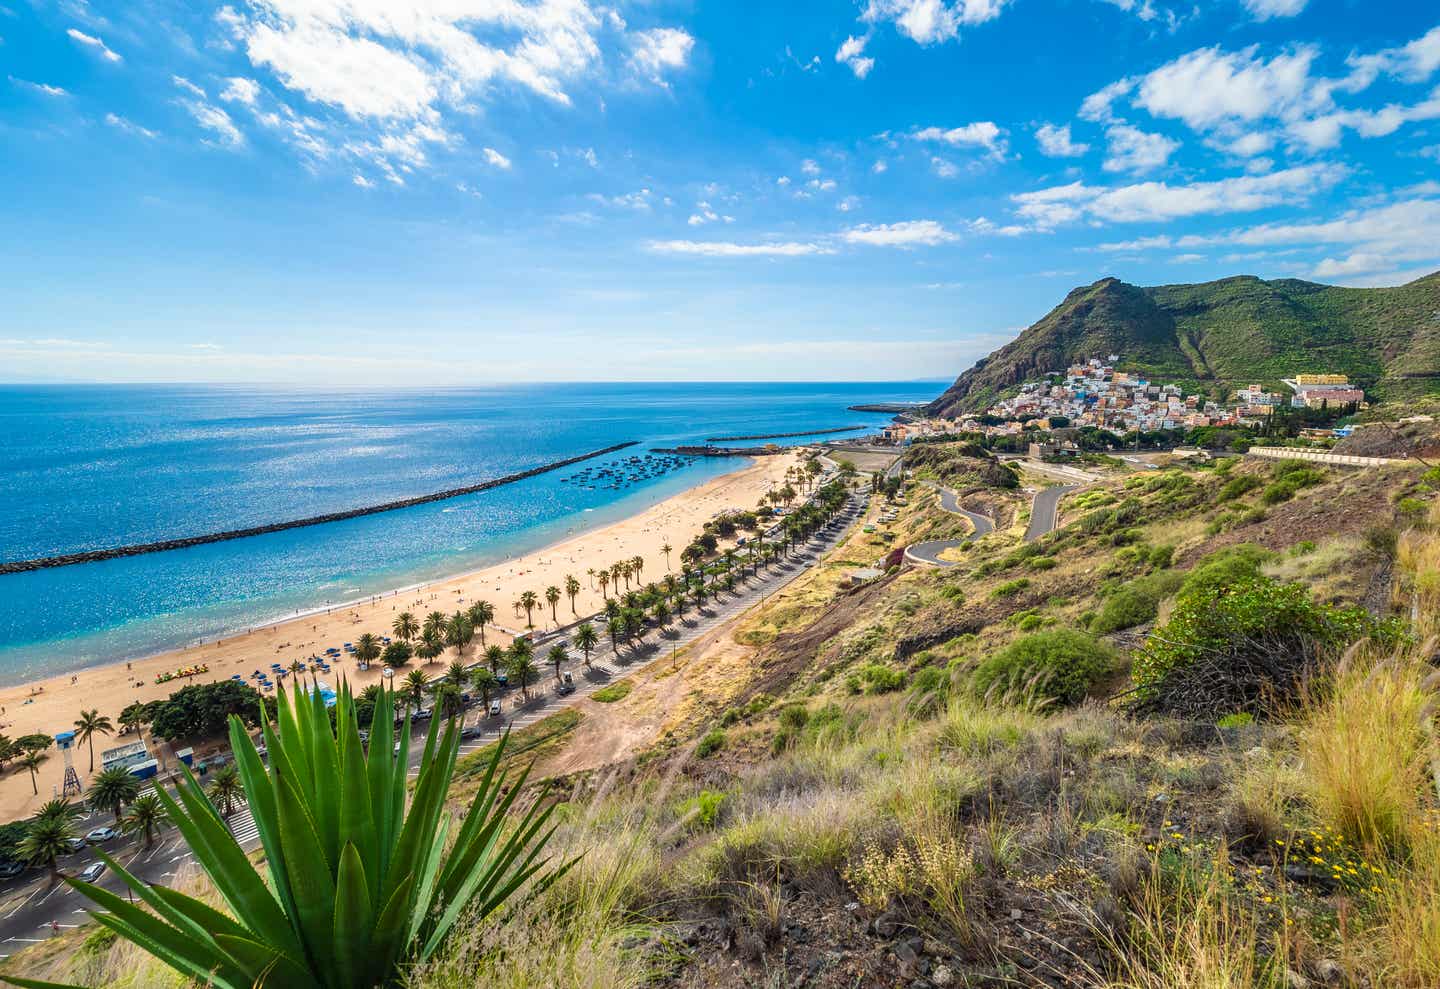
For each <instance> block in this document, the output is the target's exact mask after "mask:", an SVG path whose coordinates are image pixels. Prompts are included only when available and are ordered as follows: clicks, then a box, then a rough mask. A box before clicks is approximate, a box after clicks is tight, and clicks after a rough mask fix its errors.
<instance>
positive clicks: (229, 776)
mask: <svg viewBox="0 0 1440 989" xmlns="http://www.w3.org/2000/svg"><path fill="white" fill-rule="evenodd" d="M374 686H379V685H378V684H375V685H374ZM367 689H368V688H367ZM244 795H245V784H244V783H243V782H242V781H241V779H240V770H239V768H238V767H236V765H235V764H234V763H233V762H230V763H226V764H225V765H223V766H221V767H220V768H219V769H217V770H215V775H214V776H212V777H211V778H210V802H211V803H212V804H214V805H215V806H216V807H218V808H219V809H220V814H221V816H222V817H229V816H230V815H231V814H233V813H235V801H237V800H239V799H240V798H241V797H243V796H244Z"/></svg>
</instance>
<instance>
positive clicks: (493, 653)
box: [485, 646, 505, 676]
mask: <svg viewBox="0 0 1440 989" xmlns="http://www.w3.org/2000/svg"><path fill="white" fill-rule="evenodd" d="M485 662H487V663H489V664H490V674H491V675H492V676H498V675H499V674H500V664H501V663H503V662H505V649H504V647H502V646H489V647H487V648H486V649H485Z"/></svg>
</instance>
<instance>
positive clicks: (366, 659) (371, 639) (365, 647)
mask: <svg viewBox="0 0 1440 989" xmlns="http://www.w3.org/2000/svg"><path fill="white" fill-rule="evenodd" d="M379 658H380V639H379V637H378V636H376V635H375V634H374V633H372V632H366V633H365V634H364V635H362V636H360V638H358V639H356V640H355V662H356V663H357V664H359V666H360V669H362V670H363V669H366V668H367V667H368V666H369V665H370V664H371V662H373V661H374V660H377V659H379Z"/></svg>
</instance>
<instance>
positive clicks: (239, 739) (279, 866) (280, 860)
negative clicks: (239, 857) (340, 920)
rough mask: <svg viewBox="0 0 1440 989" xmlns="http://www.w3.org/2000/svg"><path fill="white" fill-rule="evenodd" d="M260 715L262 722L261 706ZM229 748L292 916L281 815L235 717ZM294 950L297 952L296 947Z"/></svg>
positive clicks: (266, 732)
mask: <svg viewBox="0 0 1440 989" xmlns="http://www.w3.org/2000/svg"><path fill="white" fill-rule="evenodd" d="M260 715H261V718H262V720H263V718H264V716H265V711H264V705H263V704H262V705H261V712H260ZM262 731H263V732H264V735H263V737H265V738H271V737H272V736H271V733H270V731H269V725H268V724H267V725H266V726H265V727H264V729H262ZM230 748H231V751H233V752H234V753H235V762H236V764H237V765H238V766H239V768H240V778H241V780H242V781H243V782H244V784H245V799H246V801H247V802H248V803H249V804H250V814H251V816H252V817H254V819H255V828H256V830H257V831H258V832H259V834H260V845H261V847H262V848H264V849H265V861H266V863H267V867H268V870H269V873H270V878H271V881H272V882H273V883H274V884H275V893H276V895H277V896H279V898H280V904H281V906H282V907H283V909H284V912H285V915H286V916H287V917H293V916H295V897H294V896H293V895H292V894H291V892H290V880H289V879H288V878H287V877H286V874H285V849H284V848H283V847H281V844H280V815H279V811H277V810H276V809H275V790H274V787H273V785H272V783H271V781H270V774H269V773H268V772H267V771H266V769H265V765H264V763H262V762H261V761H260V753H259V752H257V751H256V749H255V744H254V743H253V742H251V740H250V736H249V734H248V733H247V732H246V731H245V726H244V724H243V723H242V722H241V721H240V719H239V718H237V717H234V716H232V717H231V718H230ZM296 947H297V949H298V947H299V946H298V944H297V946H296ZM302 953H303V952H302Z"/></svg>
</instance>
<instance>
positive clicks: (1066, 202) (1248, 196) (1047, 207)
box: [1010, 165, 1348, 229]
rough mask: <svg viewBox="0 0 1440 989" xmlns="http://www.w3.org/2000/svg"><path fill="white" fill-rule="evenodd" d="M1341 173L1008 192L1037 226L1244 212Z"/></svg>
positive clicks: (1312, 169)
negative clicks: (1080, 221)
mask: <svg viewBox="0 0 1440 989" xmlns="http://www.w3.org/2000/svg"><path fill="white" fill-rule="evenodd" d="M1346 174H1348V171H1347V169H1346V168H1345V167H1344V166H1342V165H1303V166H1298V167H1295V168H1288V169H1285V170H1283V171H1279V172H1272V173H1270V174H1268V175H1245V176H1239V177H1235V178H1226V179H1219V180H1216V181H1211V182H1193V183H1190V184H1188V185H1179V186H1172V185H1168V184H1166V183H1164V182H1140V183H1137V184H1134V185H1126V186H1113V187H1108V188H1107V187H1102V186H1089V185H1085V184H1084V183H1081V182H1072V183H1070V184H1069V185H1062V186H1053V187H1051V188H1048V189H1040V190H1037V191H1035V192H1023V193H1019V194H1017V195H1014V196H1011V197H1010V198H1011V199H1012V200H1013V201H1014V202H1015V203H1016V213H1018V214H1019V215H1020V216H1022V217H1024V218H1025V219H1026V220H1028V221H1030V222H1031V223H1032V224H1033V225H1034V226H1035V227H1037V228H1039V229H1049V228H1052V227H1055V226H1058V225H1060V224H1063V223H1069V222H1072V221H1074V220H1078V219H1081V218H1082V217H1084V218H1088V219H1091V220H1096V221H1100V222H1107V223H1136V222H1142V221H1163V220H1173V219H1178V218H1181V217H1187V216H1201V215H1218V214H1223V213H1244V212H1250V211H1253V210H1258V209H1264V208H1266V207H1270V206H1278V205H1282V204H1295V203H1303V202H1305V201H1307V200H1308V199H1309V198H1310V197H1311V196H1313V195H1315V194H1316V193H1319V192H1322V191H1324V190H1326V189H1329V188H1331V187H1333V186H1334V185H1335V184H1336V183H1337V182H1339V181H1340V180H1341V179H1342V178H1344V177H1345V175H1346Z"/></svg>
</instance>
